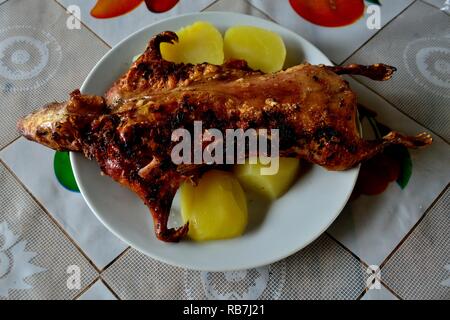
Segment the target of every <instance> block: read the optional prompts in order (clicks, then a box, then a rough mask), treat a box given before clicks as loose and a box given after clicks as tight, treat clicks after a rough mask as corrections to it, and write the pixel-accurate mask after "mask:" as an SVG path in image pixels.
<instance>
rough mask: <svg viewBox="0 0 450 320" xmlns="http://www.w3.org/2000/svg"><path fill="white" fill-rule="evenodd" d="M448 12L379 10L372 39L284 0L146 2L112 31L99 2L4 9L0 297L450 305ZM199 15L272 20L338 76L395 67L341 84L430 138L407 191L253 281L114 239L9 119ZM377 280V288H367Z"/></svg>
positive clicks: (3, 5) (351, 215)
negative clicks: (138, 41)
mask: <svg viewBox="0 0 450 320" xmlns="http://www.w3.org/2000/svg"><path fill="white" fill-rule="evenodd" d="M444 2H445V1H444V0H442V1H441V0H395V1H383V0H382V1H381V4H382V6H381V18H382V19H381V27H382V28H381V30H378V29H373V30H369V29H368V28H366V26H365V21H366V19H364V18H363V19H360V20H359V21H357V22H356V23H355V24H353V25H351V26H347V27H341V28H325V27H320V26H317V25H313V24H312V23H310V22H308V21H306V20H305V19H303V18H301V17H300V16H299V15H298V14H297V13H295V11H294V10H293V9H292V7H291V6H290V5H289V1H287V0H285V1H272V0H249V1H245V0H231V1H230V0H219V1H213V0H200V1H198V0H197V1H195V0H181V1H180V2H179V4H178V5H177V6H175V7H174V8H173V9H172V10H170V11H168V12H166V13H164V14H159V15H158V14H153V13H150V12H149V11H148V10H147V9H146V8H145V6H144V5H143V4H142V5H141V6H139V7H138V8H137V9H135V10H134V11H132V12H130V13H129V14H127V15H125V16H122V17H119V18H114V19H108V20H98V19H95V18H93V17H92V16H91V15H90V14H89V10H90V8H91V7H92V6H93V5H94V4H95V1H94V0H92V1H84V0H83V1H82V0H43V1H26V0H6V1H0V117H1V120H0V121H1V124H2V125H1V126H0V186H1V189H0V299H16V298H19V299H27V298H30V299H320V298H329V299H364V300H370V299H393V300H396V299H415V298H423V299H449V298H450V237H449V234H450V190H449V187H448V185H449V181H450V167H449V162H450V146H449V144H448V143H449V141H450V126H449V122H450V16H449V15H448V13H446V12H444V11H442V10H440V9H441V7H443V5H444ZM86 3H88V5H86ZM366 4H367V5H370V3H369V2H367V3H366ZM72 5H80V7H81V11H80V12H79V13H80V16H79V17H77V18H80V19H81V22H82V23H81V29H77V28H75V29H71V28H68V27H67V23H68V19H69V18H71V16H70V15H69V14H68V13H67V12H66V9H67V8H68V7H69V8H70V6H72ZM202 10H214V11H235V12H242V13H247V14H251V15H255V16H258V17H262V18H264V19H270V20H274V21H275V22H278V23H280V24H282V25H284V26H287V27H289V28H290V29H292V30H294V31H296V32H298V33H299V34H301V35H302V36H304V37H305V38H307V39H308V40H310V41H311V42H313V43H314V44H316V45H317V46H318V47H319V48H320V49H322V50H323V51H324V52H325V53H326V54H327V55H328V56H329V57H330V58H331V59H332V60H333V62H335V63H337V64H341V63H353V62H355V63H356V62H357V63H367V64H371V63H376V62H384V63H389V64H392V65H395V66H397V67H398V68H399V72H398V73H397V74H396V76H395V77H394V79H393V80H392V81H389V82H387V83H375V82H372V81H368V80H366V79H363V78H358V79H351V80H350V81H351V85H352V87H353V88H354V89H355V91H356V92H357V93H358V96H359V98H360V103H361V104H363V105H364V106H366V107H368V108H370V109H373V110H376V112H377V114H378V115H377V118H376V119H377V120H378V121H379V122H381V123H383V124H385V125H387V126H389V127H391V128H395V129H397V130H400V131H403V132H406V133H409V134H414V133H417V132H420V131H429V132H432V133H433V137H434V139H435V143H434V144H433V146H431V147H430V148H428V149H427V150H424V151H421V152H417V151H411V160H412V174H411V178H410V180H409V183H408V184H407V185H406V186H404V185H403V186H400V185H399V184H395V183H393V184H390V185H389V187H388V189H387V191H386V192H385V193H383V194H381V195H378V196H372V197H369V196H364V195H362V196H360V197H359V198H357V199H356V200H353V201H351V202H350V203H349V204H348V205H347V207H346V208H345V209H344V211H343V213H342V214H341V215H340V217H339V218H338V219H337V221H336V222H335V223H334V224H333V226H332V227H331V228H330V229H329V230H328V231H327V232H326V233H325V234H324V235H322V236H321V237H320V238H319V239H318V240H316V241H315V242H314V243H313V244H311V245H310V246H308V247H307V248H305V249H304V250H302V251H300V252H298V253H297V254H295V255H293V256H291V257H289V258H287V259H285V260H283V261H280V262H277V263H275V264H273V265H270V266H265V267H261V268H257V269H252V270H243V271H239V272H228V273H211V272H197V271H191V270H184V269H180V268H175V267H172V266H168V265H166V264H163V263H161V262H158V261H156V260H153V259H151V258H149V257H147V256H145V255H143V254H141V253H139V252H138V251H136V250H134V249H132V248H129V247H128V246H127V245H125V244H124V243H123V242H122V241H120V240H118V239H117V238H116V237H115V236H113V235H112V234H111V233H110V232H109V231H108V230H107V229H106V228H105V227H103V225H101V224H100V222H98V221H97V219H96V218H95V217H94V216H93V214H92V213H91V212H90V210H89V209H88V207H87V206H86V204H85V203H84V200H83V199H82V197H81V195H80V194H79V193H77V192H74V191H70V190H68V189H67V188H64V187H63V186H62V185H61V182H60V181H59V179H58V178H57V177H56V176H55V167H54V158H55V152H53V151H51V150H48V149H46V148H44V147H42V146H39V145H37V144H33V143H30V142H28V141H26V140H25V139H23V138H19V137H18V134H17V133H16V131H15V123H16V120H17V119H18V117H20V116H22V115H24V114H27V113H29V112H30V111H32V110H34V109H35V108H37V107H39V106H41V105H43V104H44V103H46V102H48V100H49V99H54V100H63V99H65V98H66V96H67V93H68V92H70V91H71V90H73V89H74V88H77V87H79V86H80V85H81V83H82V82H83V80H84V78H85V77H86V75H87V73H88V72H89V71H90V70H91V68H92V67H93V66H94V65H95V63H96V62H97V61H98V60H99V59H100V58H101V57H102V56H103V55H104V54H105V53H106V52H107V50H108V49H109V48H110V47H111V46H113V45H115V44H116V43H117V42H119V41H120V40H121V39H122V38H124V37H125V36H127V35H129V34H130V33H132V32H134V31H136V30H138V29H140V28H142V27H144V26H146V25H148V24H150V23H152V22H155V21H158V20H160V19H163V18H165V17H168V16H173V15H175V14H180V13H187V12H196V11H202ZM71 13H73V11H71ZM75 21H78V20H75ZM72 22H73V21H72ZM365 126H366V125H365ZM365 130H367V128H366V129H365ZM369 131H370V130H369ZM367 134H368V135H370V134H371V133H370V132H368V133H367ZM374 278H376V279H379V280H381V281H380V282H379V283H378V282H377V281H375V285H374V284H373V282H372V280H373V279H374ZM378 284H379V285H378ZM369 289H371V290H369Z"/></svg>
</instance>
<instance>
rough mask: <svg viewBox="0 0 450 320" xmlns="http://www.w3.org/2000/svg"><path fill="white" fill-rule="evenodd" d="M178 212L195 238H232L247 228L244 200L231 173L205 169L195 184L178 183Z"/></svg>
mask: <svg viewBox="0 0 450 320" xmlns="http://www.w3.org/2000/svg"><path fill="white" fill-rule="evenodd" d="M181 215H182V217H183V220H184V222H185V223H186V222H189V233H188V236H189V238H191V239H192V240H195V241H208V240H220V239H229V238H235V237H238V236H240V235H242V234H243V233H244V231H245V228H246V227H247V222H248V212H247V200H246V198H245V194H244V191H243V190H242V187H241V186H240V185H239V182H238V181H237V179H236V178H235V177H234V176H233V174H231V173H228V172H224V171H217V170H213V171H210V172H207V173H206V174H205V175H204V176H203V177H202V179H201V180H200V182H199V184H198V186H196V187H194V186H192V184H191V183H189V182H185V183H184V184H183V185H182V186H181Z"/></svg>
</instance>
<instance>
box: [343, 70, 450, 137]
mask: <svg viewBox="0 0 450 320" xmlns="http://www.w3.org/2000/svg"><path fill="white" fill-rule="evenodd" d="M350 77H351V78H352V79H353V80H355V81H356V82H358V83H359V84H360V85H362V86H364V87H365V88H367V89H369V90H370V91H371V92H372V93H374V94H376V95H377V96H378V97H380V98H381V99H383V100H384V101H386V102H387V103H388V104H389V105H390V106H391V107H392V108H394V109H396V110H397V111H399V112H400V113H401V114H403V115H404V116H406V117H407V118H408V119H409V120H411V121H413V122H414V123H415V124H417V125H419V126H421V127H424V128H425V129H427V130H428V131H429V132H431V133H432V134H433V135H435V136H437V137H439V138H441V139H442V141H444V142H445V143H446V144H447V145H450V141H447V139H445V138H444V137H443V136H442V135H440V134H438V133H436V132H435V131H434V130H433V129H430V128H428V126H426V125H425V124H422V123H420V122H418V121H417V120H416V119H414V118H413V117H411V116H410V115H409V114H407V113H406V112H405V111H404V110H402V109H399V108H398V107H397V106H396V105H395V104H394V103H392V102H391V101H389V100H388V99H387V98H385V97H384V96H382V95H380V94H379V93H378V92H377V91H375V90H373V89H372V88H371V87H369V86H368V85H366V84H365V83H364V82H362V81H360V80H359V79H358V78H357V77H354V76H350Z"/></svg>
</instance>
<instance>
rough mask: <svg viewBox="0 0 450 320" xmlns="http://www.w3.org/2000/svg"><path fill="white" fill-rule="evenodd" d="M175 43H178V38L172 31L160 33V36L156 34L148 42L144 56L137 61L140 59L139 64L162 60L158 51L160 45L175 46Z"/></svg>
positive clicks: (159, 50)
mask: <svg viewBox="0 0 450 320" xmlns="http://www.w3.org/2000/svg"><path fill="white" fill-rule="evenodd" d="M176 42H178V36H177V34H176V33H175V32H172V31H165V32H161V33H160V34H157V35H156V36H154V37H153V38H152V39H151V40H150V42H149V43H148V46H147V49H145V52H144V54H143V55H142V56H141V58H140V59H138V61H139V60H141V59H142V61H141V62H149V61H158V60H163V58H162V55H161V49H160V46H161V43H170V44H175V43H176ZM136 62H137V61H136Z"/></svg>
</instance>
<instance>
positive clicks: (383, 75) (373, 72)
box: [326, 63, 397, 81]
mask: <svg viewBox="0 0 450 320" xmlns="http://www.w3.org/2000/svg"><path fill="white" fill-rule="evenodd" d="M326 68H327V69H328V70H330V71H333V72H334V73H336V74H339V75H342V74H349V75H357V76H364V77H368V78H370V79H372V80H376V81H386V80H389V79H391V78H392V76H393V74H394V72H395V71H397V68H395V67H392V66H388V65H386V64H382V63H378V64H374V65H371V66H363V65H360V64H350V65H348V66H333V67H331V66H326Z"/></svg>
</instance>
